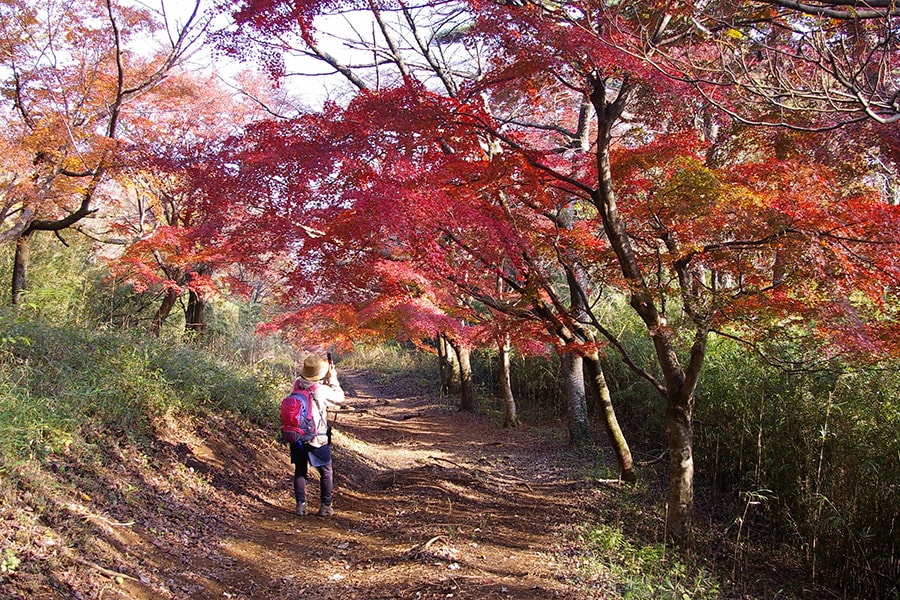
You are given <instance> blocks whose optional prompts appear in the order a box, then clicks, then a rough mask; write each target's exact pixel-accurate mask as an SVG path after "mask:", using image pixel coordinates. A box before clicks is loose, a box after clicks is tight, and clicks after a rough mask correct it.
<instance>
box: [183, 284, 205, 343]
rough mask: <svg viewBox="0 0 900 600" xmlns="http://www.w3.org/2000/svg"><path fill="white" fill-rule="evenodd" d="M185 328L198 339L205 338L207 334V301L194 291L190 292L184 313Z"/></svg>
mask: <svg viewBox="0 0 900 600" xmlns="http://www.w3.org/2000/svg"><path fill="white" fill-rule="evenodd" d="M184 328H185V330H186V331H187V332H189V333H193V334H195V335H196V336H197V337H203V334H204V333H206V300H204V299H203V297H202V296H201V295H200V294H198V293H197V292H195V291H194V290H188V305H187V308H186V309H185V311H184Z"/></svg>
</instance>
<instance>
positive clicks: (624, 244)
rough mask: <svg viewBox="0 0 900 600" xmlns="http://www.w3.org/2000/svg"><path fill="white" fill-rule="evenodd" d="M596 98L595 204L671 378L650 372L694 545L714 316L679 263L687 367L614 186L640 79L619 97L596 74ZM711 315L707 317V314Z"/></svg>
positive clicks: (673, 480) (674, 489)
mask: <svg viewBox="0 0 900 600" xmlns="http://www.w3.org/2000/svg"><path fill="white" fill-rule="evenodd" d="M589 84H590V86H591V93H590V100H591V104H592V105H593V106H594V110H595V112H596V115H597V137H596V139H597V150H596V158H597V175H598V179H597V186H598V187H597V189H596V190H595V191H594V193H593V194H592V201H593V203H594V206H596V207H597V210H598V212H599V214H600V217H601V219H602V221H603V230H604V232H605V233H606V237H607V239H608V240H609V244H610V247H611V248H612V250H613V252H614V253H615V255H616V260H617V261H618V263H619V267H620V268H621V269H622V275H623V276H624V277H625V279H626V281H627V284H628V286H629V289H630V291H631V298H630V301H629V304H630V305H631V307H632V309H633V310H634V311H635V313H636V314H637V315H638V316H640V318H641V320H642V321H643V322H644V325H645V326H646V328H647V332H648V334H649V335H650V339H651V340H652V342H653V348H654V350H655V353H656V361H657V364H658V365H659V368H660V371H661V372H662V374H663V377H664V379H665V384H664V385H661V384H660V383H659V382H657V381H655V378H650V377H649V376H648V379H651V380H652V382H653V383H654V385H655V386H656V388H657V390H659V392H660V394H661V395H662V397H663V398H664V399H665V400H666V446H667V447H668V450H669V460H670V474H669V494H668V500H669V501H668V505H667V510H666V534H667V535H668V536H670V537H672V538H673V539H674V540H675V541H676V543H678V544H679V545H682V546H688V547H689V546H691V545H692V544H693V539H692V538H691V520H692V516H693V510H694V479H693V477H694V460H693V449H692V444H693V439H692V428H691V418H692V412H693V402H694V390H695V389H696V387H697V381H698V380H699V377H700V371H701V368H702V365H703V359H704V356H705V350H706V341H707V337H708V334H709V331H708V324H707V323H708V317H703V316H702V315H701V312H702V311H701V310H699V307H697V306H693V304H694V302H693V299H692V296H691V294H692V290H691V289H690V285H691V282H692V281H693V278H692V277H690V276H689V274H688V272H687V264H688V263H684V264H683V265H681V266H677V265H676V269H678V271H679V273H678V274H679V279H678V281H679V287H680V291H681V297H682V301H683V305H684V309H685V310H686V311H687V312H688V313H689V314H691V315H692V319H691V321H692V322H693V323H694V324H695V327H696V329H695V331H694V344H693V346H692V348H691V352H690V361H689V363H688V366H687V368H682V366H681V363H680V362H679V359H678V355H677V353H676V352H675V343H676V342H675V334H674V332H673V331H672V330H671V329H669V327H668V325H667V323H666V320H665V318H664V317H663V315H662V314H660V312H659V308H658V307H657V305H656V304H655V301H654V298H653V294H652V293H651V292H650V289H649V287H648V285H647V281H646V279H645V278H644V274H643V271H642V269H641V265H640V264H639V263H638V260H637V258H636V256H635V252H634V248H633V247H632V245H631V238H630V237H629V235H628V232H627V230H626V226H625V220H624V219H623V218H622V216H621V214H620V213H619V209H618V204H617V201H616V193H615V190H614V188H613V178H612V169H611V167H610V152H609V149H610V143H611V140H612V128H613V126H614V125H615V123H616V121H617V120H618V119H619V117H620V116H621V114H622V111H623V110H625V106H626V104H627V102H628V100H629V98H630V96H631V92H632V91H633V89H634V83H633V82H630V81H624V82H622V83H621V84H620V85H619V86H618V92H617V93H616V96H615V98H613V99H610V98H609V97H608V96H607V91H608V90H607V81H606V79H605V78H603V77H598V76H596V75H593V76H591V77H590V78H589ZM704 319H706V321H705V320H704Z"/></svg>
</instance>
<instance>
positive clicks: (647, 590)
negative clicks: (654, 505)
mask: <svg viewBox="0 0 900 600" xmlns="http://www.w3.org/2000/svg"><path fill="white" fill-rule="evenodd" d="M581 538H582V544H583V546H584V548H585V550H584V553H583V554H582V555H581V557H580V562H581V564H580V565H579V566H580V570H581V571H582V572H583V573H584V578H585V579H587V580H590V581H593V582H594V587H595V589H596V591H597V597H598V598H608V597H615V598H622V599H623V600H645V599H647V598H678V599H687V598H691V599H694V600H705V599H709V600H712V599H715V598H719V597H721V588H720V584H719V581H718V580H717V579H716V577H715V576H714V575H713V574H711V573H710V572H709V571H707V570H706V569H705V568H703V567H702V566H699V565H696V564H694V563H693V562H692V561H690V560H688V559H685V558H683V557H681V556H679V554H678V553H677V552H676V551H675V550H674V549H672V548H667V547H666V546H665V545H664V544H661V543H653V544H643V543H640V542H634V541H631V540H630V539H629V538H628V537H626V536H625V535H624V534H623V533H622V531H621V529H619V528H617V527H614V526H612V525H600V526H597V527H592V528H587V529H585V530H584V531H583V532H582V533H581Z"/></svg>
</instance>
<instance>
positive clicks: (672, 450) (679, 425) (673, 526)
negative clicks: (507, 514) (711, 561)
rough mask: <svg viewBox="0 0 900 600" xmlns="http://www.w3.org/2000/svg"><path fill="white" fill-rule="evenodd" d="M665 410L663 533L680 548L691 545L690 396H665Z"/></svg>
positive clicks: (692, 484)
mask: <svg viewBox="0 0 900 600" xmlns="http://www.w3.org/2000/svg"><path fill="white" fill-rule="evenodd" d="M667 404H668V405H667V407H666V444H667V446H668V449H669V465H670V466H669V500H668V503H667V507H666V533H667V535H668V536H671V537H672V538H673V539H675V540H678V541H679V542H680V543H682V545H688V546H690V545H692V543H693V535H692V530H691V521H692V513H693V506H694V454H693V438H694V432H693V425H692V414H693V411H694V397H693V394H692V393H690V394H684V393H682V394H676V393H671V394H670V395H669V402H668V403H667Z"/></svg>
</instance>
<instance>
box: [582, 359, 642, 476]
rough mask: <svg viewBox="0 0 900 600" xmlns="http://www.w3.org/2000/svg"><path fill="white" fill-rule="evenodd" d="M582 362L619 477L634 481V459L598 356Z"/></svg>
mask: <svg viewBox="0 0 900 600" xmlns="http://www.w3.org/2000/svg"><path fill="white" fill-rule="evenodd" d="M584 364H585V369H586V370H587V373H588V379H589V380H590V381H591V383H592V385H593V386H594V390H595V391H596V392H597V398H598V402H599V404H600V410H601V412H602V414H603V425H604V427H605V428H606V435H607V436H608V437H609V441H610V444H612V447H613V451H614V452H615V453H616V460H617V461H618V462H619V478H620V479H621V480H622V481H624V482H626V483H634V482H635V481H637V475H636V474H635V472H634V460H633V459H632V457H631V449H630V448H629V447H628V441H627V440H626V439H625V434H624V433H622V429H621V428H620V427H619V420H618V419H617V418H616V411H615V409H614V408H613V404H612V397H611V396H610V394H609V386H608V385H606V377H605V376H604V375H603V369H602V368H601V366H600V357H599V356H598V355H597V354H596V353H593V354H592V355H590V356H586V357H585V359H584Z"/></svg>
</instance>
